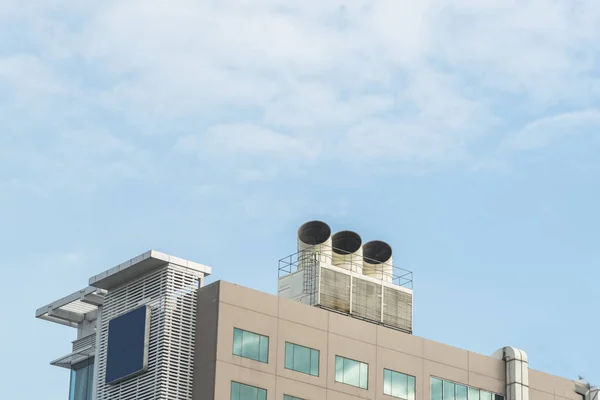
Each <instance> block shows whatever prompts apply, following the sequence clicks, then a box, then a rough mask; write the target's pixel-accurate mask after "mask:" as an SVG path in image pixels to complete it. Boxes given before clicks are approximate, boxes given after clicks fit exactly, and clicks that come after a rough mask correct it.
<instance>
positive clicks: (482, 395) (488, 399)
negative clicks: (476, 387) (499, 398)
mask: <svg viewBox="0 0 600 400" xmlns="http://www.w3.org/2000/svg"><path fill="white" fill-rule="evenodd" d="M479 399H480V400H492V394H491V393H490V392H486V391H485V390H480V391H479Z"/></svg>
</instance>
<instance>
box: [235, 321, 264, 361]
mask: <svg viewBox="0 0 600 400" xmlns="http://www.w3.org/2000/svg"><path fill="white" fill-rule="evenodd" d="M233 354H235V355H236V356H240V357H245V358H250V359H252V360H255V361H260V362H264V363H266V362H269V338H268V337H267V336H263V335H259V334H257V333H253V332H248V331H244V330H242V329H238V328H234V329H233Z"/></svg>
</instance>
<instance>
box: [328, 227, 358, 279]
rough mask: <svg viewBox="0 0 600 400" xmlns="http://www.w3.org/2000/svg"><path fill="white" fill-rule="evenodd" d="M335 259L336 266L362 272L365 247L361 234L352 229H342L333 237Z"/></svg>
mask: <svg viewBox="0 0 600 400" xmlns="http://www.w3.org/2000/svg"><path fill="white" fill-rule="evenodd" d="M331 242H332V246H333V259H332V264H333V265H334V266H336V267H340V268H344V269H348V270H350V271H354V272H358V273H362V271H363V265H362V264H363V249H362V239H361V237H360V235H359V234H358V233H356V232H352V231H340V232H338V233H336V234H335V235H333V237H332V240H331Z"/></svg>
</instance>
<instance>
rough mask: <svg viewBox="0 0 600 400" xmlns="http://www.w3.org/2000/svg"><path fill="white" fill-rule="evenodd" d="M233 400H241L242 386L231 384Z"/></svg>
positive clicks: (235, 383) (231, 397)
mask: <svg viewBox="0 0 600 400" xmlns="http://www.w3.org/2000/svg"><path fill="white" fill-rule="evenodd" d="M230 399H231V400H240V384H239V383H237V382H231V396H230Z"/></svg>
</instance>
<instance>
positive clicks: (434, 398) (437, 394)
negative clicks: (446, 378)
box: [430, 378, 442, 400]
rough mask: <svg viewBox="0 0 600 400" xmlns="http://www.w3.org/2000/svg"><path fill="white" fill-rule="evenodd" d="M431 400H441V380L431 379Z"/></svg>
mask: <svg viewBox="0 0 600 400" xmlns="http://www.w3.org/2000/svg"><path fill="white" fill-rule="evenodd" d="M430 385H431V390H430V392H431V400H442V380H441V379H437V378H431V382H430Z"/></svg>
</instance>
